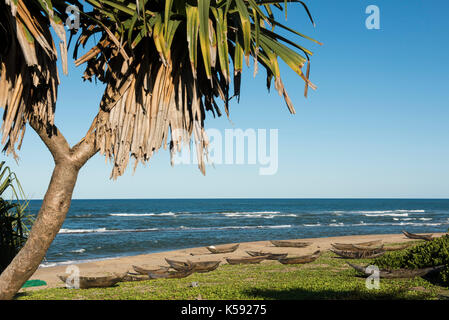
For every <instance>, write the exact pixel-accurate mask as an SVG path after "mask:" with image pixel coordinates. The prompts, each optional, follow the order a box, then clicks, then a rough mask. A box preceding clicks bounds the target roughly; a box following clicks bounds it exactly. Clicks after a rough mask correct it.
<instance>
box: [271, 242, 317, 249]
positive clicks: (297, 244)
mask: <svg viewBox="0 0 449 320" xmlns="http://www.w3.org/2000/svg"><path fill="white" fill-rule="evenodd" d="M270 242H271V243H272V244H273V245H274V246H276V247H294V248H304V247H307V246H309V245H311V243H310V242H298V241H291V240H270Z"/></svg>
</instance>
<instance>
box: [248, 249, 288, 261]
mask: <svg viewBox="0 0 449 320" xmlns="http://www.w3.org/2000/svg"><path fill="white" fill-rule="evenodd" d="M246 253H247V254H249V255H250V256H251V257H265V259H266V260H278V259H282V258H285V257H287V255H288V253H271V252H262V251H246Z"/></svg>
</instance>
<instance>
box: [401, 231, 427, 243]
mask: <svg viewBox="0 0 449 320" xmlns="http://www.w3.org/2000/svg"><path fill="white" fill-rule="evenodd" d="M402 233H403V234H404V235H405V236H406V237H407V238H410V239H418V240H426V241H430V240H432V238H433V237H432V235H431V234H430V235H427V234H416V233H410V232H407V231H405V230H403V231H402Z"/></svg>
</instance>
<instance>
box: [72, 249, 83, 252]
mask: <svg viewBox="0 0 449 320" xmlns="http://www.w3.org/2000/svg"><path fill="white" fill-rule="evenodd" d="M70 252H73V253H83V252H86V249H78V250H72V251H70Z"/></svg>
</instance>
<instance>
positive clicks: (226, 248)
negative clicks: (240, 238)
mask: <svg viewBox="0 0 449 320" xmlns="http://www.w3.org/2000/svg"><path fill="white" fill-rule="evenodd" d="M239 245H240V244H239V243H237V244H224V245H220V246H208V247H206V249H207V250H209V251H210V252H211V253H230V252H234V251H235V250H237V248H238V247H239Z"/></svg>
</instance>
